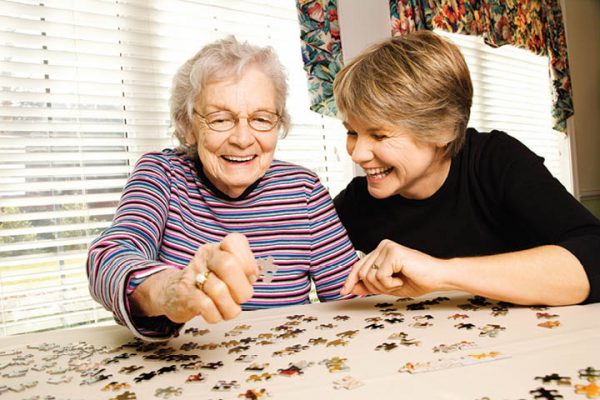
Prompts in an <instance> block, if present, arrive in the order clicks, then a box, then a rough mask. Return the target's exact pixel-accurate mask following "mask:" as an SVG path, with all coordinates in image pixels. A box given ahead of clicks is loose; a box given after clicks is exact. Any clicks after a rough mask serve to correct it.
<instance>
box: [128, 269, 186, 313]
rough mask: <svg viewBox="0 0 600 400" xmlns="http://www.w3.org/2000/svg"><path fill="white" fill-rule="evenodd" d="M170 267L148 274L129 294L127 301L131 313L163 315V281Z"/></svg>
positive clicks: (165, 279)
mask: <svg viewBox="0 0 600 400" xmlns="http://www.w3.org/2000/svg"><path fill="white" fill-rule="evenodd" d="M173 272H176V271H175V270H172V269H164V270H161V271H159V272H157V273H155V274H152V275H150V276H149V277H147V278H146V279H144V281H143V282H142V283H140V285H139V286H138V287H137V288H136V289H135V290H134V291H133V293H131V294H130V295H129V302H130V306H131V310H132V314H133V315H138V316H145V317H156V316H160V315H164V311H163V309H164V307H162V306H161V304H162V303H161V299H163V297H164V296H163V293H164V283H165V282H166V281H167V280H168V279H169V278H168V275H169V274H170V273H173Z"/></svg>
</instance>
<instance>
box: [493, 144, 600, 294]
mask: <svg viewBox="0 0 600 400" xmlns="http://www.w3.org/2000/svg"><path fill="white" fill-rule="evenodd" d="M496 134H497V135H496V138H495V139H496V140H491V141H490V142H489V146H490V149H489V151H486V152H485V154H488V155H490V157H489V161H490V164H489V166H490V168H492V169H493V173H492V175H493V176H496V177H497V178H498V182H497V184H498V185H499V187H500V192H499V193H500V196H501V197H502V198H501V199H500V201H501V204H502V206H503V208H505V209H506V210H507V211H508V215H510V216H511V218H512V217H514V218H516V219H518V220H519V221H521V225H522V226H523V227H525V228H526V229H528V230H531V231H532V233H533V234H534V235H535V236H536V237H537V238H539V241H540V243H543V244H555V245H558V246H561V247H563V248H565V249H567V250H568V251H570V252H571V253H572V254H573V255H574V256H575V257H577V259H578V260H579V261H580V262H581V264H582V265H583V267H584V269H585V272H586V274H587V277H588V280H589V283H590V288H591V289H590V294H589V296H588V298H587V299H586V300H585V302H586V303H591V302H598V301H600V221H599V220H598V219H597V218H596V217H594V216H593V215H592V214H591V213H590V212H589V211H588V210H587V209H586V208H585V207H583V205H581V203H579V202H578V201H577V200H576V199H575V198H574V197H573V196H571V194H570V193H569V192H567V190H566V189H565V188H564V186H562V184H561V183H560V182H559V181H558V180H557V179H555V178H554V177H553V176H552V175H551V174H550V172H549V171H548V169H546V167H545V166H544V164H543V158H541V157H538V156H537V155H536V154H534V153H533V152H532V151H530V150H529V149H528V148H527V147H525V145H523V144H522V143H521V142H519V141H518V140H516V139H514V138H512V137H510V136H508V135H506V134H503V133H498V132H496ZM482 162H483V160H482Z"/></svg>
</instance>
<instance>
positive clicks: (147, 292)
mask: <svg viewBox="0 0 600 400" xmlns="http://www.w3.org/2000/svg"><path fill="white" fill-rule="evenodd" d="M173 82H174V85H173V89H172V96H171V119H172V121H173V123H174V126H175V135H176V136H177V138H178V139H179V141H180V142H181V147H180V148H179V149H177V150H174V151H173V150H163V151H162V152H155V153H149V154H146V155H144V156H143V157H142V158H141V159H140V160H139V162H138V163H137V165H136V167H135V170H134V171H133V173H132V175H131V177H130V178H129V181H128V182H127V185H126V186H125V188H124V191H123V195H122V198H121V202H120V204H119V207H118V209H117V212H116V214H115V217H114V221H113V223H112V225H111V226H110V227H109V228H108V229H107V230H106V231H104V232H103V233H102V235H101V236H100V237H99V238H97V239H96V240H95V241H94V243H93V244H92V246H91V248H90V250H89V257H88V264H87V269H88V276H89V281H90V289H91V293H92V295H93V296H94V298H95V299H96V300H97V301H98V302H100V303H102V304H103V305H104V306H105V307H106V308H107V309H108V310H111V311H112V312H113V313H114V316H115V318H116V320H117V321H118V322H120V323H122V324H125V325H126V326H128V327H129V328H130V329H131V330H132V331H133V332H134V333H135V334H136V335H138V336H139V337H142V338H145V339H165V338H169V337H171V336H172V335H174V334H175V333H176V332H177V331H178V329H179V328H181V326H182V324H183V323H185V322H186V321H188V320H190V319H192V318H194V317H196V316H201V317H202V318H204V320H205V321H206V322H209V323H215V322H218V321H221V320H228V319H231V318H234V317H235V316H236V315H238V314H239V312H240V311H241V310H242V309H244V310H250V309H257V308H265V307H277V306H285V305H293V304H303V303H307V302H309V291H310V288H311V280H312V281H314V283H315V286H316V291H317V295H318V297H319V299H320V300H322V301H327V300H335V299H340V298H341V297H342V296H341V295H340V290H341V288H342V285H343V283H344V281H345V279H346V278H347V276H348V274H349V272H350V270H351V266H352V265H353V264H354V263H355V262H356V261H357V257H356V255H355V251H354V248H353V247H352V245H351V243H350V240H349V239H348V237H347V234H346V231H345V230H344V228H343V226H342V225H341V223H340V221H339V219H338V217H337V214H336V212H335V209H334V206H333V202H332V201H331V198H330V197H329V194H328V193H327V191H326V189H325V188H324V187H323V186H322V185H321V183H320V182H319V179H318V178H317V176H316V175H315V174H314V173H313V172H310V171H308V170H306V169H305V168H302V167H299V166H296V165H292V164H289V163H286V162H282V161H277V160H273V153H274V151H275V146H276V144H277V139H278V134H280V133H281V134H283V135H285V134H286V133H287V130H288V127H289V116H288V113H287V111H286V108H285V101H286V92H287V84H286V77H285V74H284V72H283V68H282V66H281V64H280V63H279V60H278V58H277V56H276V54H275V53H274V51H273V50H272V49H271V48H261V47H256V46H253V45H250V44H248V43H239V42H237V41H236V40H235V38H233V37H231V38H228V39H224V40H221V41H218V42H215V43H212V44H209V45H207V46H206V47H204V48H203V49H202V50H201V51H200V52H198V53H197V54H196V55H195V56H194V57H192V58H191V59H190V60H188V61H187V62H186V63H185V64H184V65H183V66H182V67H181V68H180V69H179V71H178V72H177V74H176V75H175V77H174V81H173ZM260 259H264V260H270V261H271V262H272V263H273V268H277V270H276V272H275V273H272V274H269V275H265V274H262V275H261V270H260V268H259V267H258V265H257V264H258V262H259V261H260ZM270 272H273V271H270Z"/></svg>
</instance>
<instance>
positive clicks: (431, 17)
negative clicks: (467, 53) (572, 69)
mask: <svg viewBox="0 0 600 400" xmlns="http://www.w3.org/2000/svg"><path fill="white" fill-rule="evenodd" d="M389 1H390V17H391V22H392V35H402V34H406V33H408V32H412V31H415V30H419V29H442V30H445V31H448V32H454V33H463V34H469V35H478V36H483V38H484V40H485V42H486V43H487V44H489V45H490V46H494V47H498V46H502V45H504V44H511V45H513V46H516V47H522V48H525V49H528V50H530V51H533V52H534V53H536V54H538V55H544V56H548V59H549V64H550V65H549V70H550V79H551V82H552V91H553V107H552V116H553V119H554V129H557V130H559V131H563V132H564V131H565V130H566V121H567V118H569V117H570V116H571V115H573V100H572V93H571V82H570V77H569V65H568V59H567V45H566V39H565V32H564V27H563V23H562V14H561V9H560V5H559V0H389ZM336 5H337V4H336V2H335V0H298V2H297V6H298V13H299V19H300V26H301V39H302V52H303V57H304V65H305V69H306V71H307V73H308V76H309V91H310V94H311V97H312V106H311V109H312V110H314V111H317V112H319V113H322V114H325V115H335V104H334V100H333V95H332V90H331V89H332V83H333V78H335V74H336V72H337V71H339V69H340V66H341V60H342V48H341V42H340V37H339V25H338V21H337V12H336Z"/></svg>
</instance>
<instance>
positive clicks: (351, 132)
mask: <svg viewBox="0 0 600 400" xmlns="http://www.w3.org/2000/svg"><path fill="white" fill-rule="evenodd" d="M346 135H348V136H356V135H357V134H356V132H354V131H351V130H348V131H347V132H346Z"/></svg>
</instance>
